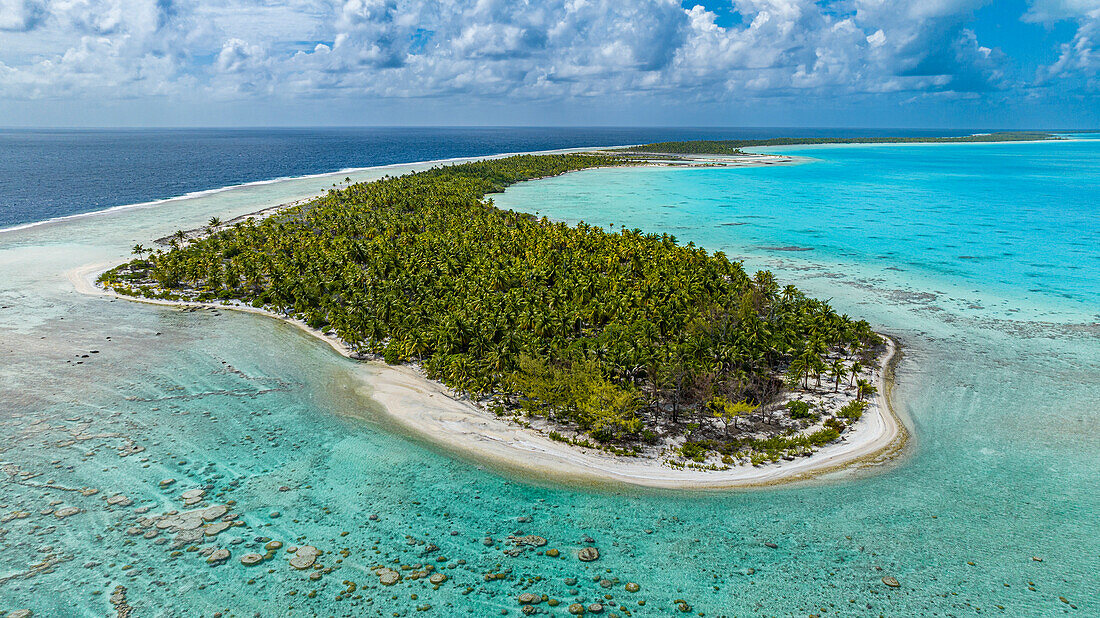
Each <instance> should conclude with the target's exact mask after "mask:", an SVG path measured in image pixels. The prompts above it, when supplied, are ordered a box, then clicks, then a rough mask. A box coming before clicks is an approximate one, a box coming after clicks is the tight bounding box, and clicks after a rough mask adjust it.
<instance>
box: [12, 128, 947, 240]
mask: <svg viewBox="0 0 1100 618" xmlns="http://www.w3.org/2000/svg"><path fill="white" fill-rule="evenodd" d="M965 133H966V132H950V131H948V132H944V131H913V130H889V129H874V130H862V131H855V130H852V129H791V128H774V129H767V128H754V129H691V128H669V129H661V128H645V129H631V128H539V127H500V128H481V127H478V128H347V129H233V130H231V129H134V130H117V129H112V130H93V129H89V130H63V129H47V130H34V129H0V229H3V228H10V227H14V226H16V225H19V224H26V223H32V222H35V221H44V220H47V219H54V218H58V217H64V216H68V215H72V214H77V213H86V212H93V211H98V210H104V209H107V208H111V207H117V206H126V205H132V204H141V203H147V202H153V201H157V200H165V199H171V198H176V197H179V196H193V195H195V194H197V193H200V192H206V191H217V190H220V189H222V188H224V187H230V186H236V185H241V184H244V183H253V182H269V181H271V180H274V179H282V178H293V177H301V176H307V175H314V174H326V173H331V172H339V171H341V170H345V169H356V168H363V167H371V166H378V165H393V164H397V163H412V162H414V161H436V160H441V159H450V158H455V157H476V156H485V155H492V154H500V153H510V152H532V151H539V150H551V149H557V148H589V147H594V146H612V145H621V144H639V143H646V142H655V141H666V140H687V139H744V138H750V139H751V138H764V137H782V136H791V135H799V136H811V137H820V136H838V135H839V136H849V135H906V136H909V135H922V134H924V135H948V134H952V135H954V134H958V135H963V134H965Z"/></svg>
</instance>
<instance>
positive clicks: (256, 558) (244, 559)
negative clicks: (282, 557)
mask: <svg viewBox="0 0 1100 618" xmlns="http://www.w3.org/2000/svg"><path fill="white" fill-rule="evenodd" d="M263 561H264V557H263V555H261V554H245V555H243V556H241V564H243V565H245V566H252V565H255V564H260V563H261V562H263Z"/></svg>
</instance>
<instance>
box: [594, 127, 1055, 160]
mask: <svg viewBox="0 0 1100 618" xmlns="http://www.w3.org/2000/svg"><path fill="white" fill-rule="evenodd" d="M1055 139H1060V138H1058V137H1057V136H1056V135H1054V134H1052V133H1045V132H1039V131H1003V132H998V133H978V134H974V135H961V136H957V137H775V138H770V139H733V140H695V141H687V142H657V143H653V144H641V145H638V146H624V147H622V148H617V149H614V151H615V152H622V153H632V154H639V153H648V154H657V155H701V154H712V155H714V154H717V155H742V154H746V153H745V152H744V151H742V150H741V149H742V148H764V147H772V146H817V145H827V144H985V143H993V142H1035V141H1046V140H1055Z"/></svg>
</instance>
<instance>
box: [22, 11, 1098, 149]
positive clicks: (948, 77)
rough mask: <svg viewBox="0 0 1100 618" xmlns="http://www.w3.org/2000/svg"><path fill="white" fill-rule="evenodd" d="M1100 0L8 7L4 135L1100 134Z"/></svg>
mask: <svg viewBox="0 0 1100 618" xmlns="http://www.w3.org/2000/svg"><path fill="white" fill-rule="evenodd" d="M1098 69H1100V0H836V1H822V0H819V1H814V0H685V1H680V0H291V1H289V2H285V3H275V2H272V1H271V0H0V126H223V125H228V126H261V125H264V126H266V125H292V126H306V125H406V124H412V125H508V124H520V125H665V126H669V125H688V126H854V127H859V126H866V127H944V128H948V127H950V128H1002V127H1003V128H1009V127H1036V128H1040V127H1054V128H1062V127H1066V128H1072V127H1082V128H1083V127H1098V126H1100V76H1098V74H1097V72H1098Z"/></svg>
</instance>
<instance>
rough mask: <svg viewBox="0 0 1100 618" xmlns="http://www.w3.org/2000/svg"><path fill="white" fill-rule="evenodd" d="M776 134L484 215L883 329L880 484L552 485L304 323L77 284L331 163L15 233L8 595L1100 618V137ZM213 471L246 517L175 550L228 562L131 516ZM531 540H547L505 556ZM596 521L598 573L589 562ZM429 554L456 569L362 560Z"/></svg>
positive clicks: (550, 187)
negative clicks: (700, 268)
mask: <svg viewBox="0 0 1100 618" xmlns="http://www.w3.org/2000/svg"><path fill="white" fill-rule="evenodd" d="M785 152H792V153H795V154H799V155H802V156H806V157H810V158H812V160H810V161H807V162H806V163H803V164H801V165H796V166H788V167H769V168H757V169H696V170H669V169H629V170H597V171H590V172H583V173H577V174H570V175H567V176H564V177H559V178H555V179H550V180H546V181H540V182H535V183H525V184H523V185H519V186H516V187H513V188H512V189H510V190H508V191H507V192H506V193H505V194H504V195H501V196H497V197H496V202H497V204H498V205H500V206H502V207H508V208H517V209H522V210H527V211H536V210H537V211H539V212H540V213H541V214H545V215H547V216H550V217H553V218H556V219H564V220H568V221H576V220H580V219H584V220H586V221H589V222H592V223H597V224H601V225H607V224H609V223H614V224H615V226H616V227H617V226H619V225H627V226H629V227H640V228H643V229H645V230H654V231H668V232H670V233H673V234H675V235H676V236H677V237H678V238H679V239H680V241H681V242H685V243H686V242H689V241H693V242H696V243H698V244H701V245H703V246H706V247H707V248H709V249H715V250H723V251H726V252H727V254H729V255H731V256H738V257H741V258H743V259H744V260H745V261H746V267H747V268H748V269H750V270H755V269H757V268H765V267H766V268H771V269H773V270H775V271H776V273H777V275H778V276H779V277H780V278H781V279H782V280H784V282H794V283H796V284H798V285H799V286H800V287H802V288H804V289H806V290H807V291H809V292H811V293H813V294H815V295H819V296H822V297H827V298H832V303H833V305H834V306H835V307H837V308H838V309H840V310H841V311H843V312H846V313H848V314H851V315H853V316H860V317H865V318H867V319H868V320H870V321H871V322H872V324H874V325H875V326H876V327H877V328H879V329H881V330H882V331H884V332H888V333H891V334H894V335H897V336H898V337H899V338H900V339H901V340H902V342H903V343H904V345H905V358H904V360H903V362H902V364H901V366H900V368H899V371H898V385H897V389H896V391H895V397H896V403H897V407H898V408H899V410H900V412H902V413H903V414H904V415H905V416H906V417H907V418H908V419H910V423H911V425H912V428H913V433H914V437H915V439H914V440H913V443H912V446H911V449H910V451H909V453H908V455H907V456H906V457H905V458H904V459H903V460H902V461H900V462H898V463H897V464H895V465H894V466H891V467H889V468H887V469H885V470H882V471H880V472H879V473H877V474H870V475H859V476H856V477H854V478H853V477H849V476H848V475H840V477H839V478H833V479H827V480H823V481H818V482H815V483H812V484H809V485H806V486H801V487H787V488H782V489H772V490H758V491H744V492H727V493H710V494H692V495H682V494H675V493H658V492H636V491H626V490H607V489H602V490H584V489H578V488H568V487H556V486H553V485H551V484H547V483H537V484H532V483H531V482H529V481H525V480H523V479H516V478H510V477H508V476H506V475H502V474H499V473H496V472H494V471H492V470H487V469H483V468H482V467H479V466H478V465H477V464H476V463H472V462H469V461H464V460H462V459H459V458H455V457H452V456H449V455H445V454H441V453H437V452H434V451H433V450H431V449H430V448H428V447H426V446H424V445H423V444H421V443H419V442H417V441H416V440H415V439H412V438H408V437H402V436H400V435H397V434H395V433H394V432H393V431H391V430H390V429H389V428H388V426H387V425H385V423H384V421H383V420H381V419H380V418H379V417H378V416H377V415H376V414H375V413H374V411H373V409H372V406H371V403H370V400H369V398H368V397H366V394H367V393H366V391H365V389H364V388H363V387H362V385H363V384H364V381H363V379H362V376H363V375H367V380H366V383H368V384H369V375H370V373H371V372H372V371H379V370H380V369H377V368H370V367H364V366H363V365H359V364H356V363H354V362H351V361H348V360H345V359H343V358H341V357H339V356H338V355H336V354H334V353H333V352H332V351H331V350H330V349H329V348H328V347H327V346H325V345H324V344H322V343H319V342H317V341H316V340H313V339H312V338H310V337H308V336H306V335H304V334H302V333H301V332H300V331H298V330H296V329H294V328H292V327H289V326H286V325H284V324H281V323H279V322H277V321H274V320H270V319H266V318H262V317H257V316H250V315H241V314H234V313H232V312H228V311H220V312H210V311H204V312H183V311H180V310H176V309H170V308H162V307H153V306H148V305H141V304H135V303H129V302H125V301H121V300H118V301H112V300H109V299H106V298H99V297H88V296H83V295H80V294H78V293H76V292H75V291H74V290H73V288H72V286H71V284H70V283H69V281H68V279H67V278H66V276H65V272H66V271H67V270H69V269H71V268H74V267H76V266H80V265H82V264H87V263H90V262H104V263H106V262H111V261H117V260H121V259H124V258H125V257H126V256H127V254H128V253H129V247H131V246H132V245H133V244H134V243H136V242H144V243H148V242H149V240H151V239H152V238H156V237H158V236H161V235H164V234H166V233H169V232H171V231H173V230H175V229H177V228H186V227H189V226H194V225H197V224H199V223H201V222H203V221H205V220H206V219H207V218H209V217H210V216H214V215H217V216H220V217H222V218H227V217H230V216H234V215H237V214H241V213H244V212H249V211H252V210H255V209H257V208H259V207H261V206H264V205H268V204H272V203H279V202H281V201H286V200H288V199H293V198H297V197H302V196H306V195H309V194H311V193H315V192H317V191H320V190H322V189H323V188H324V187H326V186H328V185H329V184H330V183H331V182H332V179H326V178H317V179H309V180H296V181H286V182H280V183H276V184H270V185H262V186H255V187H247V188H243V189H239V190H234V191H227V192H224V193H218V194H214V195H208V196H204V197H201V198H196V199H193V200H188V201H186V202H176V203H169V204H164V205H161V206H157V207H153V208H146V209H135V210H129V211H121V212H116V213H112V214H109V215H103V216H92V217H87V218H81V219H74V220H70V221H65V222H60V223H55V224H50V225H47V226H41V227H37V228H31V229H25V230H20V231H17V232H8V233H3V234H0V274H2V276H0V306H2V307H3V308H2V309H0V406H2V408H0V444H3V446H2V447H0V449H2V450H0V461H2V462H3V465H4V473H3V475H2V476H0V480H2V481H3V482H4V484H3V492H2V494H0V520H3V521H0V615H2V614H3V612H6V611H9V610H13V609H17V608H30V609H33V610H34V611H35V612H36V615H47V616H54V615H58V616H65V615H89V616H100V615H105V614H108V613H112V612H113V611H114V608H113V606H112V605H111V603H110V601H109V598H108V597H110V595H111V593H112V592H113V591H114V589H115V587H116V586H119V585H123V586H125V587H126V588H127V590H128V591H127V599H128V603H129V604H130V605H132V606H133V607H134V608H135V610H136V613H137V615H140V616H147V615H200V614H202V615H211V614H213V613H214V612H218V611H220V612H223V613H224V614H225V615H242V616H251V615H254V614H257V613H258V614H260V615H263V616H268V615H311V614H322V615H329V614H332V615H384V616H391V615H420V614H418V612H417V609H418V608H420V609H422V610H423V611H424V615H439V616H447V615H455V614H461V615H465V614H469V615H477V616H484V615H499V614H501V613H502V612H505V611H506V612H507V613H508V614H510V615H517V614H519V610H520V606H519V604H518V603H517V602H516V596H517V595H518V594H519V593H521V592H534V593H536V594H540V595H541V594H546V595H548V596H549V597H552V598H554V599H558V600H560V601H561V602H562V603H561V604H560V605H558V606H556V607H549V606H548V604H547V603H541V604H539V605H538V606H537V607H538V608H539V610H540V612H542V613H544V614H545V613H547V612H549V613H550V614H553V615H566V607H567V606H568V605H569V604H570V603H574V602H578V601H579V602H583V603H585V604H586V605H587V604H590V603H593V602H596V601H599V602H602V603H604V605H605V610H604V615H608V614H610V613H612V612H614V613H618V614H619V615H620V616H625V615H626V614H627V612H628V611H629V613H630V614H631V615H635V616H643V615H644V616H663V615H669V614H671V613H673V612H674V602H675V601H676V600H678V599H684V600H686V601H687V602H688V603H690V604H691V605H692V606H693V609H692V612H693V613H694V614H696V615H697V614H699V613H703V614H705V615H707V616H718V615H729V616H734V615H737V616H744V615H757V614H759V615H769V616H770V615H777V616H787V615H791V616H805V615H808V614H820V615H822V616H829V615H843V616H862V615H868V616H874V615H885V616H909V615H940V616H948V615H955V616H966V615H982V614H989V613H992V614H994V615H1006V616H1041V615H1061V614H1063V613H1070V614H1078V615H1083V616H1084V615H1096V614H1097V613H1100V600H1098V598H1097V593H1096V589H1097V579H1096V573H1097V572H1100V540H1098V539H1100V527H1098V523H1097V521H1098V516H1100V498H1098V496H1100V483H1098V480H1100V455H1098V453H1100V438H1098V435H1100V434H1098V430H1100V422H1098V420H1097V419H1098V418H1100V415H1098V412H1097V409H1096V406H1097V403H1098V402H1100V326H1098V322H1100V315H1098V311H1100V284H1098V280H1100V248H1098V247H1097V245H1096V242H1095V239H1096V237H1097V234H1098V232H1100V225H1098V224H1097V220H1098V219H1100V217H1097V216H1096V215H1097V213H1096V203H1097V197H1098V195H1100V163H1098V162H1100V142H1073V143H1059V144H1015V145H1004V144H999V145H989V146H959V145H951V146H889V147H834V148H814V149H803V150H793V149H791V150H786V151H785ZM387 171H388V172H390V173H392V172H393V170H387ZM380 173H382V172H364V173H362V174H360V175H359V178H361V179H369V178H371V177H375V176H377V175H379V174H380ZM792 249H802V250H797V251H796V250H792ZM93 351H96V352H94V353H93ZM84 355H87V356H86V357H85V356H84ZM381 370H384V369H381ZM367 390H369V389H367ZM138 447H140V448H143V449H144V450H142V451H140V452H132V451H136V450H137V448H138ZM128 453H129V454H128ZM124 454H125V455H124ZM123 455H124V456H123ZM25 473H29V474H25ZM32 475H37V476H32ZM164 479H176V482H175V483H174V484H172V485H170V486H168V487H167V488H162V487H160V485H159V483H160V482H161V481H162V480H164ZM196 487H203V488H205V489H206V493H207V496H206V497H207V499H208V501H209V503H225V502H226V501H230V500H232V501H234V504H233V505H232V506H231V512H232V513H236V514H239V519H240V520H241V521H243V522H244V524H245V525H243V526H238V527H233V528H230V529H229V530H227V531H225V532H222V533H221V534H220V535H218V536H217V537H216V538H214V539H212V540H207V541H200V542H196V543H190V544H187V546H188V547H191V546H198V547H207V546H217V547H224V548H228V549H230V550H231V551H232V557H231V558H230V559H229V560H228V561H226V563H225V564H223V565H221V566H210V565H208V564H207V562H206V558H205V557H204V556H202V555H200V553H199V552H195V551H186V548H183V549H182V550H181V551H178V552H173V550H172V548H171V541H170V540H168V539H170V537H171V535H170V534H168V533H166V532H161V533H159V534H158V535H157V536H155V537H153V538H145V536H143V535H142V534H131V533H130V532H132V530H131V528H133V527H134V526H135V522H136V520H137V519H138V518H139V517H141V515H139V514H136V513H135V510H136V509H139V508H142V507H146V506H148V507H150V510H149V512H148V513H146V515H152V514H159V513H163V512H164V511H167V510H170V509H179V510H184V508H185V507H183V506H182V505H181V502H180V495H181V494H182V493H183V492H184V491H186V490H188V489H193V488H196ZM81 488H96V489H98V490H99V492H98V493H96V494H95V495H88V496H85V495H82V494H81V493H79V492H78V491H68V490H69V489H81ZM281 489H282V490H281ZM118 493H122V494H125V495H126V496H127V497H129V498H130V500H131V501H132V503H131V504H129V505H126V506H122V505H110V504H108V503H107V498H109V497H111V496H113V495H115V494H118ZM54 503H56V504H54ZM68 506H73V507H78V508H80V509H81V511H80V512H79V513H76V514H74V515H70V516H67V517H64V518H59V517H58V516H57V513H58V511H59V509H63V508H65V507H68ZM20 511H22V512H25V513H27V515H26V516H24V517H9V516H10V515H11V514H13V513H17V512H20ZM273 513H277V514H278V516H273V515H272V514H273ZM520 518H525V519H524V520H522V521H521V520H520ZM526 518H530V521H526ZM144 531H145V530H144V529H143V530H142V532H144ZM344 533H347V534H346V535H345V534H344ZM520 533H523V534H537V535H541V536H543V537H546V538H547V539H548V541H549V543H548V545H547V546H546V547H544V548H540V549H549V548H557V549H559V550H560V552H561V557H558V558H551V557H548V556H545V555H539V553H537V551H538V550H535V549H528V550H526V551H524V552H523V553H521V554H520V555H518V556H510V555H508V554H506V553H505V550H508V549H509V548H510V547H511V545H509V544H508V543H507V537H508V535H510V534H517V535H518V534H520ZM487 536H488V537H491V538H492V539H493V540H494V542H493V543H492V544H491V545H488V546H487V545H486V544H485V542H484V539H485V538H486V537H487ZM586 537H588V538H591V539H592V542H591V544H593V545H595V546H597V547H598V548H599V550H600V554H601V556H600V559H599V560H597V561H595V562H591V563H582V562H580V561H579V560H578V559H577V558H576V555H575V552H576V551H577V550H578V549H580V548H581V547H584V546H586V545H588V544H590V542H589V541H587V540H586ZM267 538H270V539H276V540H280V541H283V542H284V543H286V545H302V544H307V543H308V544H311V545H314V546H316V547H318V548H319V549H321V550H323V551H324V552H325V554H324V555H322V556H321V558H320V559H319V560H318V562H319V564H322V565H323V566H324V567H334V568H333V570H332V571H331V572H328V573H323V575H322V577H321V578H320V579H319V580H311V579H309V577H308V574H309V573H310V572H312V571H297V570H294V569H292V568H290V566H289V565H288V564H287V558H288V554H286V553H285V552H284V551H280V552H278V553H277V555H276V556H275V557H273V558H271V559H269V560H267V561H265V562H263V563H262V564H260V565H258V566H252V567H245V566H243V565H242V564H241V563H240V562H239V558H240V557H241V556H243V555H244V554H246V553H249V552H259V553H261V554H262V553H264V550H263V549H262V546H263V544H264V542H265V541H263V540H257V539H267ZM765 542H772V543H774V544H775V545H777V547H776V548H771V547H768V546H766V545H765V544H764V543H765ZM432 546H434V547H435V548H437V549H433V547H432ZM342 550H347V551H344V552H342ZM341 552H342V553H341ZM1035 558H1039V559H1041V561H1038V560H1035ZM429 563H430V564H433V565H436V567H437V569H438V570H439V571H441V572H443V573H445V574H446V575H447V576H448V580H447V581H446V582H444V583H443V584H441V585H439V586H438V588H435V587H433V586H432V585H431V584H429V583H428V581H426V580H425V579H417V580H405V581H402V582H399V583H398V584H396V585H394V586H391V587H385V586H382V585H381V584H380V583H379V580H378V577H377V576H376V575H374V574H373V572H372V571H371V568H372V567H374V566H376V565H379V564H387V565H390V566H392V567H393V568H396V569H400V565H408V566H413V565H421V564H429ZM971 563H972V564H971ZM35 565H38V566H35ZM410 572H412V570H406V571H404V573H406V574H407V573H410ZM501 572H503V573H505V576H504V578H503V579H494V580H492V581H486V578H485V575H486V574H487V573H501ZM884 576H892V577H896V578H897V579H898V580H899V581H900V583H901V587H899V588H896V589H894V588H888V587H887V586H885V585H884V584H883V582H882V577H884ZM567 578H575V579H576V582H575V583H568V582H567ZM598 580H608V582H609V583H611V587H610V588H605V587H603V586H601V584H600V582H599V581H598ZM345 581H352V582H355V583H356V585H357V587H358V589H357V590H356V591H355V592H354V593H351V594H347V595H344V594H343V593H344V591H345V590H346V589H347V588H348V586H347V585H345V584H344V583H342V582H345ZM569 582H572V580H569ZM626 582H637V583H638V584H640V586H641V590H640V591H639V592H635V593H630V592H626V591H625V590H624V584H625V583H626ZM311 592H314V593H315V594H313V595H312V596H311V595H310V593H311ZM608 596H610V598H607V597H608ZM1060 597H1064V598H1065V600H1066V601H1068V603H1066V602H1063V601H1062V600H1060ZM641 602H644V605H642V604H640V603H641ZM429 606H430V607H429ZM612 606H615V607H612ZM619 606H621V607H622V608H621V609H620V608H619ZM979 608H980V609H979ZM1002 608H1003V609H1002ZM1074 608H1076V609H1074Z"/></svg>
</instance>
